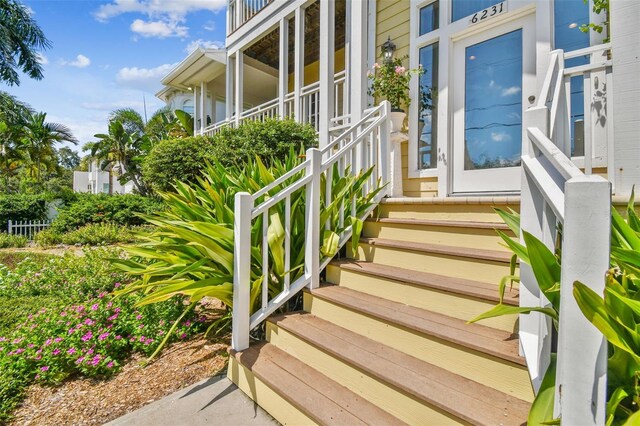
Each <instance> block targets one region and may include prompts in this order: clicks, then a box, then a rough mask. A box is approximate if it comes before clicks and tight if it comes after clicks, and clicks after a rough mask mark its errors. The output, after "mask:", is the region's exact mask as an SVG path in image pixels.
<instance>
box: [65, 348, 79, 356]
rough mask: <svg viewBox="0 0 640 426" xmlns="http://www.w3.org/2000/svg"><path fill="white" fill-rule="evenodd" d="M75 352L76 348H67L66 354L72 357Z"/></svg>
mask: <svg viewBox="0 0 640 426" xmlns="http://www.w3.org/2000/svg"><path fill="white" fill-rule="evenodd" d="M76 352H77V351H76V348H69V349H68V350H67V353H68V354H69V355H73V354H75V353H76Z"/></svg>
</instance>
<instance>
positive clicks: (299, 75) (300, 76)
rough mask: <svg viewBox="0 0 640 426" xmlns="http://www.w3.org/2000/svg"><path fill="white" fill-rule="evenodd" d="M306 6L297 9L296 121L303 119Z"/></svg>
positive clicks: (295, 42)
mask: <svg viewBox="0 0 640 426" xmlns="http://www.w3.org/2000/svg"><path fill="white" fill-rule="evenodd" d="M305 10H306V9H305V8H304V7H299V8H297V9H296V11H295V18H294V19H295V39H294V50H295V62H294V64H293V66H294V75H293V80H294V81H293V92H294V97H293V104H294V107H293V108H294V115H295V118H296V121H301V119H302V102H300V92H301V91H302V87H303V86H304V14H305Z"/></svg>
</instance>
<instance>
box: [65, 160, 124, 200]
mask: <svg viewBox="0 0 640 426" xmlns="http://www.w3.org/2000/svg"><path fill="white" fill-rule="evenodd" d="M113 173H114V175H113V176H112V177H111V178H110V177H109V171H107V170H101V169H100V167H99V165H98V162H97V161H91V162H90V163H89V171H87V172H79V171H74V172H73V191H74V192H89V193H91V194H109V193H111V194H131V193H133V183H132V182H127V183H125V184H124V185H122V184H121V183H120V182H119V181H118V176H117V174H116V172H115V171H114V172H113ZM110 181H111V183H112V184H113V189H112V190H110V188H109V186H110Z"/></svg>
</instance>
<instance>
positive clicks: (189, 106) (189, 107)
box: [182, 99, 193, 117]
mask: <svg viewBox="0 0 640 426" xmlns="http://www.w3.org/2000/svg"><path fill="white" fill-rule="evenodd" d="M182 110H183V111H184V112H186V113H187V114H189V115H191V116H192V117H193V99H187V100H186V101H184V102H183V103H182Z"/></svg>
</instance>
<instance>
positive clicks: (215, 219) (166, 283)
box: [112, 150, 382, 359]
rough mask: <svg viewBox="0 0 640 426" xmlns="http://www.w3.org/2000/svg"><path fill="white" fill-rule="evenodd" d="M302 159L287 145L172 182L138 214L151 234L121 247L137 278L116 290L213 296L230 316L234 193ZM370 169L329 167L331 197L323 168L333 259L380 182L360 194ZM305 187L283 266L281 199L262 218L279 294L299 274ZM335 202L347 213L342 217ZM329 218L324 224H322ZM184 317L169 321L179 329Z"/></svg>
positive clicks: (124, 266) (272, 282)
mask: <svg viewBox="0 0 640 426" xmlns="http://www.w3.org/2000/svg"><path fill="white" fill-rule="evenodd" d="M301 161H302V159H301V156H299V155H297V154H296V153H295V152H294V151H293V150H292V151H291V152H290V154H289V155H288V156H287V158H286V159H285V160H282V161H280V160H274V161H273V162H272V164H271V166H269V167H267V166H265V165H264V163H263V162H262V161H261V160H260V159H259V158H258V157H256V158H255V159H254V160H252V161H249V162H247V164H246V165H245V166H243V167H240V166H231V167H223V166H221V165H212V164H207V166H206V168H205V171H204V173H203V175H202V177H200V178H198V180H197V183H196V184H192V185H189V184H186V183H183V182H177V183H176V184H175V193H170V192H167V193H161V194H160V195H161V197H162V198H163V199H164V201H165V203H166V205H167V209H166V210H165V211H162V212H158V213H156V214H153V215H147V216H143V217H144V218H145V220H146V221H147V222H149V223H150V224H152V225H155V227H156V229H155V231H153V232H152V233H150V234H145V235H140V239H141V240H142V242H141V243H138V244H136V245H133V246H130V247H127V248H126V251H127V252H128V254H129V255H130V257H129V258H128V259H113V260H112V261H113V263H114V264H115V265H116V266H117V267H118V268H119V269H121V270H123V271H126V272H127V273H129V274H131V275H133V276H135V277H137V278H138V279H137V280H136V281H135V282H134V283H132V284H131V285H129V286H128V287H127V288H125V289H123V290H122V291H120V292H118V294H119V295H120V294H126V293H130V292H134V291H142V292H144V293H146V297H144V298H143V299H142V300H141V301H140V303H139V304H140V305H145V304H149V303H157V302H162V301H164V300H167V299H170V298H171V297H174V296H176V295H182V296H186V297H187V298H188V299H189V305H188V307H186V308H185V312H184V314H183V316H184V315H186V313H187V312H188V311H189V310H191V309H193V308H194V307H195V306H196V304H197V303H198V302H200V301H201V300H202V298H204V297H213V298H216V299H219V300H220V301H222V302H223V303H224V304H225V305H226V306H227V311H228V315H227V316H225V317H224V318H222V321H227V322H228V321H229V320H230V314H231V308H232V304H233V249H234V239H233V236H234V231H233V222H234V210H233V207H234V198H235V194H236V193H238V192H249V193H255V192H257V191H258V190H260V189H262V188H263V187H265V186H267V185H268V184H270V183H272V182H274V181H275V180H276V179H278V178H279V177H280V176H283V175H284V174H286V173H287V172H288V171H289V170H292V169H293V168H294V167H296V166H297V165H298V164H300V162H301ZM372 172H373V168H372V169H369V170H367V171H363V172H361V173H358V174H357V175H356V174H353V173H351V172H350V170H349V169H347V170H346V171H345V173H342V174H341V173H338V170H337V168H334V171H333V173H331V174H330V181H331V185H330V186H331V197H329V200H327V197H326V193H325V192H324V191H325V190H326V179H327V174H326V172H325V173H324V174H323V176H322V185H321V187H322V194H321V197H320V198H321V215H320V223H321V224H322V230H321V241H322V242H323V244H322V247H319V250H320V253H321V256H322V257H324V258H326V257H333V256H334V255H335V254H336V253H337V251H338V240H339V235H341V233H342V232H343V231H345V230H346V229H347V228H348V227H352V230H353V232H352V245H353V246H357V243H358V240H359V236H360V233H361V231H362V220H361V219H360V218H362V217H363V215H364V214H365V213H366V212H367V211H368V210H369V209H370V207H371V206H372V203H373V200H374V198H375V197H376V196H377V195H378V194H379V192H380V191H381V189H382V187H381V186H380V185H379V184H378V185H376V188H375V189H374V190H373V191H369V192H368V193H367V195H365V196H363V195H362V193H363V191H362V189H363V187H364V185H365V183H366V182H368V181H370V180H371V174H372ZM303 173H304V171H302V172H300V174H299V175H297V176H292V177H291V178H290V179H289V180H288V181H286V182H284V183H282V184H281V185H278V186H276V187H275V188H273V189H272V190H271V191H269V193H268V194H265V195H264V196H263V197H262V199H259V200H257V202H258V203H259V202H261V201H264V199H266V198H267V197H271V196H273V195H274V194H276V193H277V192H278V191H280V190H281V189H283V188H285V187H286V186H288V185H289V184H291V183H293V182H294V181H295V180H297V179H299V178H300V177H302V176H303ZM305 196H306V194H305V189H304V187H303V188H301V189H299V190H298V191H296V192H294V193H293V194H292V195H291V208H290V214H291V216H290V220H291V238H290V244H291V249H290V253H291V263H290V269H289V270H288V271H285V266H284V265H285V262H284V228H283V223H285V221H284V213H285V212H284V210H285V206H284V203H282V202H281V203H278V204H276V205H275V206H274V207H272V208H271V209H270V210H269V214H268V215H267V216H268V219H267V220H268V221H269V223H268V232H267V238H268V247H269V249H268V251H269V253H268V259H269V268H268V282H269V297H273V296H275V295H277V294H278V293H280V292H281V291H282V289H283V286H284V279H285V275H286V274H290V280H291V282H293V281H294V280H295V279H297V278H298V277H300V276H301V275H302V273H303V269H304V268H303V266H304V251H305V250H304V240H305V232H304V230H305ZM341 206H345V208H344V210H346V211H348V212H349V213H348V215H346V216H343V217H342V218H341V217H340V216H341V212H342V211H343V209H341ZM263 220H264V219H263V217H262V216H259V217H257V218H256V219H255V220H254V221H253V222H252V229H251V245H252V246H251V283H252V284H251V287H252V289H251V306H252V312H255V311H256V310H257V308H258V305H257V304H258V295H259V293H260V292H259V290H260V287H261V283H262V280H263V256H262V246H263V233H262V229H263V222H262V221H263ZM326 224H328V225H326ZM183 316H182V317H183ZM182 317H180V318H179V319H178V320H177V321H176V322H175V324H174V327H177V325H178V324H179V322H180V321H181V319H182ZM220 325H221V324H220V322H216V323H214V324H212V326H211V327H210V328H209V330H212V329H214V328H218V329H219V328H220ZM172 332H173V330H171V332H170V333H167V337H165V339H164V340H163V342H162V343H161V344H160V345H159V347H158V349H157V350H156V352H155V353H154V354H153V355H152V356H151V358H150V359H152V358H153V357H154V356H155V355H156V354H157V353H158V352H159V351H160V349H161V348H162V347H163V346H164V344H165V343H166V341H168V339H169V336H170V335H171V334H172Z"/></svg>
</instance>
